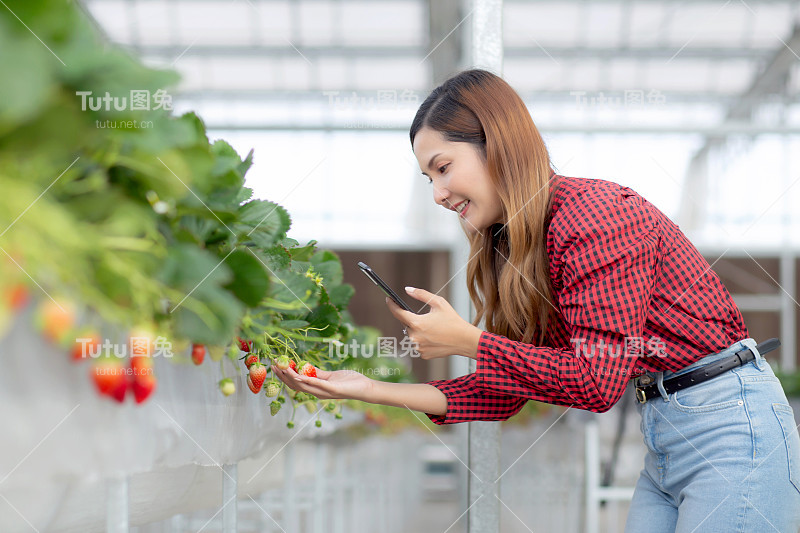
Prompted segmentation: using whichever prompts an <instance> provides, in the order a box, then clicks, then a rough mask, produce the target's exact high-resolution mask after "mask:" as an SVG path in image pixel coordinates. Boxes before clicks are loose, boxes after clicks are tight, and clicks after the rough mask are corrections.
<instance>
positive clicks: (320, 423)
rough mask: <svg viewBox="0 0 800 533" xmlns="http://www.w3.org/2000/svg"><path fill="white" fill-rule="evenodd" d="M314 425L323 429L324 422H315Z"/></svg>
mask: <svg viewBox="0 0 800 533" xmlns="http://www.w3.org/2000/svg"><path fill="white" fill-rule="evenodd" d="M314 425H315V426H317V427H318V428H321V427H322V420H317V421H316V422H314Z"/></svg>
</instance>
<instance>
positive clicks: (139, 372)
mask: <svg viewBox="0 0 800 533" xmlns="http://www.w3.org/2000/svg"><path fill="white" fill-rule="evenodd" d="M131 370H133V377H134V379H135V378H137V377H138V376H146V375H148V374H152V373H153V358H152V357H149V356H146V355H134V356H132V357H131Z"/></svg>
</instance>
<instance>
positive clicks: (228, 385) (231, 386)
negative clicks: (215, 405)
mask: <svg viewBox="0 0 800 533" xmlns="http://www.w3.org/2000/svg"><path fill="white" fill-rule="evenodd" d="M219 390H220V392H221V393H222V394H223V395H225V396H230V395H231V394H233V393H234V392H236V384H235V383H234V382H233V380H232V379H231V378H225V379H221V380H220V382H219Z"/></svg>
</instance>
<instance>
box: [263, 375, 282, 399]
mask: <svg viewBox="0 0 800 533" xmlns="http://www.w3.org/2000/svg"><path fill="white" fill-rule="evenodd" d="M280 392H281V383H280V381H276V380H274V379H271V380H269V381H268V382H267V387H266V395H267V397H268V398H274V397H275V396H277V395H278V393H280Z"/></svg>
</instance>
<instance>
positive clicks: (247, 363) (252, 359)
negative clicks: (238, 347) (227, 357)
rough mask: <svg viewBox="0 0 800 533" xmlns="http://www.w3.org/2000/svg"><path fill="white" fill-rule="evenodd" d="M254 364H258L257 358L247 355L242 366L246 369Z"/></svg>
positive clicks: (250, 354)
mask: <svg viewBox="0 0 800 533" xmlns="http://www.w3.org/2000/svg"><path fill="white" fill-rule="evenodd" d="M256 363H258V356H257V355H256V354H254V353H249V354H247V357H245V358H244V364H245V366H246V367H247V368H248V369H249V368H250V367H251V366H253V365H254V364H256Z"/></svg>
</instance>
